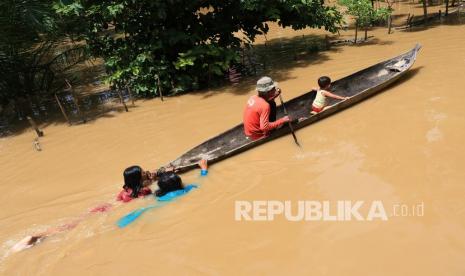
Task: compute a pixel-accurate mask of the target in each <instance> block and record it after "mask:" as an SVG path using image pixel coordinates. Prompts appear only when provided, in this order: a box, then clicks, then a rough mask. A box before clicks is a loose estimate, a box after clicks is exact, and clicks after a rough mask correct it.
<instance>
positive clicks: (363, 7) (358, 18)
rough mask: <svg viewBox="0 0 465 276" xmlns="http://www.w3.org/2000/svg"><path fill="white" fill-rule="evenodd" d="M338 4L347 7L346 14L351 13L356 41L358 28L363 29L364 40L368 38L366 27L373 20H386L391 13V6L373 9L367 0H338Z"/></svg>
mask: <svg viewBox="0 0 465 276" xmlns="http://www.w3.org/2000/svg"><path fill="white" fill-rule="evenodd" d="M339 4H341V5H342V6H345V7H346V8H347V10H346V14H348V15H351V16H352V17H353V18H354V20H355V39H354V43H357V36H358V29H359V28H363V29H364V31H365V40H367V38H368V28H369V27H370V26H371V25H372V22H373V21H376V20H380V19H382V20H386V19H388V17H389V15H390V14H391V13H392V8H391V7H390V6H389V7H388V8H379V9H374V8H373V7H372V5H371V3H370V1H369V0H339Z"/></svg>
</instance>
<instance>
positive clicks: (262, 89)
mask: <svg viewBox="0 0 465 276" xmlns="http://www.w3.org/2000/svg"><path fill="white" fill-rule="evenodd" d="M277 86H278V83H277V82H274V81H273V80H272V79H271V78H270V77H261V78H260V79H259V80H258V81H257V91H258V92H259V93H266V92H268V91H271V90H272V89H273V88H276V87H277Z"/></svg>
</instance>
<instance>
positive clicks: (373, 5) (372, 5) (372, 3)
mask: <svg viewBox="0 0 465 276" xmlns="http://www.w3.org/2000/svg"><path fill="white" fill-rule="evenodd" d="M371 7H372V8H373V9H374V8H375V0H371Z"/></svg>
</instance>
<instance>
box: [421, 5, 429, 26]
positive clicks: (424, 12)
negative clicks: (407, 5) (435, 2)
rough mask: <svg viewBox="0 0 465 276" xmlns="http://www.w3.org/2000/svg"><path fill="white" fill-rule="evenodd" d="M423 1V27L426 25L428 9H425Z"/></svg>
mask: <svg viewBox="0 0 465 276" xmlns="http://www.w3.org/2000/svg"><path fill="white" fill-rule="evenodd" d="M422 1H423V19H424V20H425V25H426V24H427V23H428V9H427V8H426V0H422Z"/></svg>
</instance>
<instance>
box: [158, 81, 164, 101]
mask: <svg viewBox="0 0 465 276" xmlns="http://www.w3.org/2000/svg"><path fill="white" fill-rule="evenodd" d="M157 85H158V92H160V100H161V101H162V102H163V90H162V88H161V82H160V77H159V76H157Z"/></svg>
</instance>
